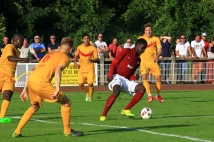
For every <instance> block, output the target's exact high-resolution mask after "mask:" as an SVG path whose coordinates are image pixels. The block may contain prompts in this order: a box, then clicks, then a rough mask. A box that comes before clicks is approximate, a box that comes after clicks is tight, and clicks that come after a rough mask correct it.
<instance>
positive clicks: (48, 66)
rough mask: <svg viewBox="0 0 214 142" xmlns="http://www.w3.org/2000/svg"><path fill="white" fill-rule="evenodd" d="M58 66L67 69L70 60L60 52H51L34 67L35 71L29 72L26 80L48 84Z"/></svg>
mask: <svg viewBox="0 0 214 142" xmlns="http://www.w3.org/2000/svg"><path fill="white" fill-rule="evenodd" d="M59 64H61V65H62V66H63V67H64V68H65V67H67V66H68V65H69V64H70V58H69V57H68V56H67V55H66V54H65V53H62V52H51V53H49V54H47V55H45V56H44V57H43V58H42V60H41V61H40V62H39V63H38V64H37V65H36V67H35V68H36V69H35V70H33V71H32V72H31V74H30V76H29V77H28V80H29V81H32V82H36V83H50V82H51V80H52V78H53V77H54V75H55V70H56V68H57V66H58V65H59Z"/></svg>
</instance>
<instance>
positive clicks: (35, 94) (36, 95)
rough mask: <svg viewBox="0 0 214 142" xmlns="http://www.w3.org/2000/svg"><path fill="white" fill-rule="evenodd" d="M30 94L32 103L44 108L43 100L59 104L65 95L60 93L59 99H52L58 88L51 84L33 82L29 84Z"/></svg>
mask: <svg viewBox="0 0 214 142" xmlns="http://www.w3.org/2000/svg"><path fill="white" fill-rule="evenodd" d="M27 86H28V92H29V96H30V103H31V104H32V105H33V104H38V103H39V105H40V106H42V100H44V101H46V102H50V103H52V102H57V101H59V100H60V99H62V97H63V96H64V94H63V93H62V92H61V91H60V92H59V94H58V98H56V99H50V96H51V95H53V94H54V92H55V91H56V88H55V87H54V86H53V85H52V84H51V83H36V82H32V81H28V82H27Z"/></svg>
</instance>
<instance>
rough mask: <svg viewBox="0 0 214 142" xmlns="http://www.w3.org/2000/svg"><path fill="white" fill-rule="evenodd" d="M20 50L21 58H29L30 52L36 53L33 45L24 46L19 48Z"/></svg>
mask: <svg viewBox="0 0 214 142" xmlns="http://www.w3.org/2000/svg"><path fill="white" fill-rule="evenodd" d="M18 50H19V51H20V56H19V57H20V58H28V57H29V53H32V54H34V53H35V51H34V49H33V48H32V47H31V46H28V47H23V46H22V48H21V49H18Z"/></svg>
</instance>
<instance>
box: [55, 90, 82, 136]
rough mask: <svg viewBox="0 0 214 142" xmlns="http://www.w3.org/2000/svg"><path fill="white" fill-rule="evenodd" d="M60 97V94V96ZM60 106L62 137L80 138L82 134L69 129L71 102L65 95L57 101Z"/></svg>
mask: <svg viewBox="0 0 214 142" xmlns="http://www.w3.org/2000/svg"><path fill="white" fill-rule="evenodd" d="M61 95H62V94H61ZM57 102H58V103H59V104H61V116H62V122H63V127H64V135H65V136H82V135H83V132H80V131H75V130H73V129H71V127H70V110H71V101H70V100H69V98H68V97H67V96H65V95H62V97H60V98H59V100H58V101H57Z"/></svg>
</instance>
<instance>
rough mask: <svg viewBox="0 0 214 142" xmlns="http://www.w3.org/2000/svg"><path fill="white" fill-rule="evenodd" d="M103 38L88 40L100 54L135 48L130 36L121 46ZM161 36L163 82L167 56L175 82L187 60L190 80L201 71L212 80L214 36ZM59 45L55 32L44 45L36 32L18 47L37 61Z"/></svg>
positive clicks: (23, 55) (108, 55)
mask: <svg viewBox="0 0 214 142" xmlns="http://www.w3.org/2000/svg"><path fill="white" fill-rule="evenodd" d="M103 38H104V37H103V34H102V33H99V34H98V35H97V40H96V41H90V44H92V45H94V46H95V47H96V48H97V51H98V55H99V58H101V57H104V58H110V59H114V58H115V57H116V56H117V55H118V54H119V52H120V51H121V50H122V49H123V48H134V46H135V44H134V43H133V42H132V39H131V38H127V40H126V42H125V43H124V44H122V45H123V46H122V45H121V44H120V42H119V39H118V38H113V39H112V43H110V44H109V45H108V44H107V43H106V42H105V41H104V40H103ZM160 40H161V46H162V54H161V56H160V60H159V65H160V68H161V72H162V81H163V83H166V84H169V83H170V79H169V74H170V65H171V60H169V59H166V57H171V56H175V57H176V63H177V67H176V68H177V69H178V70H177V74H178V76H177V83H181V84H183V83H184V75H185V73H186V72H187V69H188V61H189V60H191V61H192V69H193V71H192V76H191V79H192V81H193V82H194V83H197V82H198V75H199V74H202V76H201V80H203V82H206V83H213V84H214V37H212V39H211V41H210V42H209V41H208V40H207V33H202V34H201V35H196V36H195V39H194V40H192V41H188V40H186V36H185V35H184V34H182V35H180V37H177V38H175V41H172V38H171V37H170V36H169V35H167V34H164V35H163V36H160ZM9 43H10V40H9V37H8V36H4V38H3V43H2V44H0V49H1V50H0V55H1V52H2V50H3V49H4V47H5V45H6V44H9ZM172 43H173V44H172ZM59 48H60V44H59V43H58V42H57V39H56V36H55V35H50V43H49V44H48V45H47V46H45V44H44V43H42V42H41V39H40V36H39V35H35V36H34V42H33V43H31V44H29V43H28V39H26V38H25V39H24V43H23V46H22V48H21V49H19V51H20V57H21V58H26V57H29V58H32V59H36V60H37V61H39V60H40V59H41V58H43V56H44V55H45V54H46V53H47V52H53V51H55V50H58V49H59ZM74 54H75V48H72V49H71V51H70V60H71V62H73V59H74ZM165 59H166V60H165ZM196 59H201V60H196ZM202 59H203V60H202ZM207 59H209V60H207ZM205 75H206V76H205Z"/></svg>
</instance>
